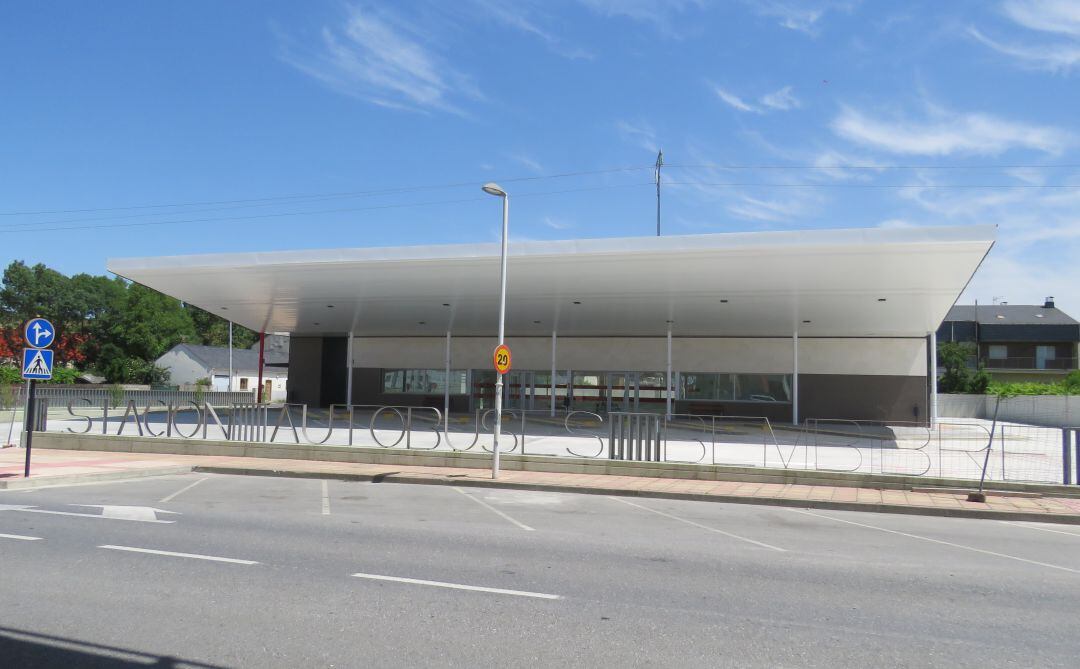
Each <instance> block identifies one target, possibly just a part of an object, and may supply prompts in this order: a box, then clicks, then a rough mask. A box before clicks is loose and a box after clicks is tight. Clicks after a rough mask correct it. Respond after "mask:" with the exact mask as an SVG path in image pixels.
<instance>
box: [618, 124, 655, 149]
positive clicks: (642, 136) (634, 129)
mask: <svg viewBox="0 0 1080 669" xmlns="http://www.w3.org/2000/svg"><path fill="white" fill-rule="evenodd" d="M615 130H616V131H617V132H618V133H619V136H620V137H621V138H622V140H623V141H624V142H627V143H629V144H634V145H635V146H639V147H641V148H643V149H645V150H646V151H648V152H649V153H656V152H657V151H659V150H660V144H659V142H658V141H657V139H656V131H655V130H653V127H652V126H651V125H649V124H648V123H646V122H645V121H635V122H631V121H623V120H619V121H616V122H615Z"/></svg>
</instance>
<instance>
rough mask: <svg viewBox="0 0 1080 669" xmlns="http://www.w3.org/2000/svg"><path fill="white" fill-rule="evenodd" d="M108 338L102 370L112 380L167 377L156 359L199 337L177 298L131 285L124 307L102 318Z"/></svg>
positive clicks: (151, 380) (156, 380)
mask: <svg viewBox="0 0 1080 669" xmlns="http://www.w3.org/2000/svg"><path fill="white" fill-rule="evenodd" d="M102 328H103V329H104V331H105V334H106V341H105V343H104V344H103V345H102V347H101V361H100V363H99V364H98V369H99V370H100V371H101V373H102V374H104V375H105V377H106V378H107V379H108V380H109V381H110V382H111V383H161V382H163V381H164V380H167V375H165V376H164V377H163V375H162V370H161V369H160V368H158V367H156V366H155V365H154V361H155V360H156V359H157V358H158V357H159V356H160V355H161V354H163V353H165V352H166V351H168V350H169V349H170V348H172V347H173V346H176V345H177V344H180V343H184V342H193V341H195V340H196V339H197V337H196V334H195V326H194V324H193V323H192V322H191V316H190V315H189V314H188V312H187V311H186V310H185V309H184V308H183V306H182V305H181V304H180V302H179V301H178V300H176V299H173V298H171V297H168V296H166V295H163V294H162V293H159V292H157V291H155V290H152V289H150V288H147V287H145V286H140V285H139V284H131V285H130V286H128V288H127V294H126V295H125V296H124V300H123V305H122V308H120V309H117V310H114V311H112V312H110V313H109V314H108V315H106V316H105V317H104V318H103V319H102Z"/></svg>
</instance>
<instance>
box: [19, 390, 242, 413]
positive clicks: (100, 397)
mask: <svg viewBox="0 0 1080 669" xmlns="http://www.w3.org/2000/svg"><path fill="white" fill-rule="evenodd" d="M5 388H6V390H0V408H5V409H7V408H10V407H12V406H15V407H22V406H23V405H24V404H25V402H26V385H25V384H20V385H9V386H5ZM257 394H258V392H257V390H243V391H232V392H226V391H218V390H202V391H200V390H152V389H145V390H144V389H128V388H123V387H121V386H79V385H72V386H64V387H57V386H44V387H42V386H40V385H39V386H38V388H37V391H36V397H37V399H44V400H50V402H51V404H53V405H54V406H64V405H66V403H67V402H69V401H70V402H74V403H77V404H89V405H93V406H98V407H100V406H104V405H105V403H106V402H107V403H108V405H109V408H117V407H124V406H127V405H128V403H129V402H134V403H135V404H136V405H137V406H146V405H147V404H156V405H161V404H166V405H167V404H169V403H173V404H179V403H182V402H196V403H198V404H203V403H205V404H210V405H212V406H229V405H231V404H235V403H241V402H254V401H255V399H256V396H257Z"/></svg>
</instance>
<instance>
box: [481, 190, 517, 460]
mask: <svg viewBox="0 0 1080 669" xmlns="http://www.w3.org/2000/svg"><path fill="white" fill-rule="evenodd" d="M483 189H484V192H485V193H487V194H488V195H495V196H496V197H501V198H502V205H503V219H502V261H501V264H500V270H499V346H502V345H503V343H504V342H503V338H504V336H505V334H506V238H507V235H508V234H509V218H510V196H508V195H507V194H506V191H504V190H503V189H502V188H500V187H499V186H498V184H495V183H490V182H489V183H486V184H484V185H483ZM502 404H503V375H502V374H499V373H498V371H496V372H495V439H494V443H493V444H492V448H491V478H493V479H497V478H499V433H501V432H502Z"/></svg>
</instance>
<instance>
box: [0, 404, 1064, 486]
mask: <svg viewBox="0 0 1080 669" xmlns="http://www.w3.org/2000/svg"><path fill="white" fill-rule="evenodd" d="M47 395H52V396H45V397H41V398H40V401H39V402H38V406H39V407H41V408H42V413H41V414H39V423H38V426H39V427H40V428H42V429H45V430H50V431H60V432H65V433H70V434H86V433H94V434H103V435H116V436H143V437H161V436H165V437H174V438H183V439H219V440H230V441H242V442H249V443H267V444H275V443H276V444H280V443H292V444H296V445H301V446H303V445H311V446H336V447H346V448H347V447H375V448H388V449H410V450H440V449H441V450H448V451H453V452H467V451H471V450H479V451H482V452H489V453H490V452H491V451H492V449H493V445H494V444H493V434H492V432H493V423H494V415H495V411H494V410H493V409H486V410H479V411H476V412H475V413H471V414H455V415H446V414H444V413H443V412H442V411H440V410H439V409H437V408H433V407H411V406H381V405H354V406H345V405H334V406H331V407H329V409H311V408H309V407H308V406H306V405H300V404H285V405H276V406H272V405H266V404H257V403H255V402H254V401H253V400H254V397H253V396H252V394H250V393H205V394H204V396H203V398H201V401H200V398H198V397H197V396H196V395H197V393H191V392H180V391H128V394H127V395H126V396H125V402H124V403H122V404H117V403H115V402H113V401H112V399H113V398H112V397H111V396H109V394H108V391H107V390H96V391H94V392H92V393H89V394H87V393H79V392H77V391H76V392H59V393H47ZM236 396H240V399H241V400H242V401H231V402H230V401H227V400H230V399H237V398H236ZM95 400H97V401H96V402H95ZM222 400H226V401H222ZM13 414H14V412H13ZM13 420H14V415H13ZM1077 434H1080V428H1075V427H1069V428H1066V429H1062V428H1050V427H1039V426H1032V425H1022V424H1015V423H1011V422H1008V421H1004V420H999V421H997V422H996V423H988V422H986V421H982V420H979V419H967V420H963V419H956V420H943V421H940V422H939V423H938V424H936V425H935V426H934V427H932V428H931V427H928V426H926V425H921V424H917V423H908V424H883V423H879V422H873V421H858V420H843V419H809V420H807V421H806V422H805V423H804V424H803V425H799V426H786V425H780V426H778V425H773V424H772V423H771V422H770V421H769V420H768V419H767V418H764V417H755V416H712V415H698V414H673V415H671V416H665V415H664V414H662V413H654V412H612V413H609V414H604V415H602V414H598V413H593V412H588V411H570V412H558V413H557V414H556V415H555V416H552V415H551V414H550V413H549V411H548V410H521V409H507V410H505V411H504V419H503V440H502V441H501V442H500V451H501V452H503V453H511V454H513V453H516V454H523V455H524V454H527V455H550V456H572V457H581V458H591V459H612V460H631V461H643V462H669V463H685V464H700V465H732V466H740V467H761V468H771V469H800V470H813V471H823V472H855V473H864V474H886V475H903V476H934V477H943V478H958V479H961V478H962V479H978V478H980V476H982V475H984V472H985V476H986V478H987V480H1006V481H1029V482H1044V483H1062V482H1068V481H1070V479H1072V480H1075V474H1074V473H1072V472H1071V468H1074V467H1075V466H1076V465H1077V464H1078V463H1080V454H1077V455H1073V451H1072V450H1070V449H1075V448H1080V442H1078V441H1077V440H1076V435H1077Z"/></svg>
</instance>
